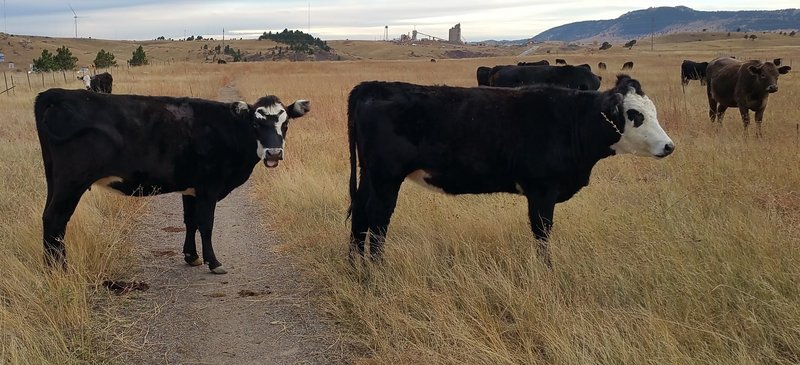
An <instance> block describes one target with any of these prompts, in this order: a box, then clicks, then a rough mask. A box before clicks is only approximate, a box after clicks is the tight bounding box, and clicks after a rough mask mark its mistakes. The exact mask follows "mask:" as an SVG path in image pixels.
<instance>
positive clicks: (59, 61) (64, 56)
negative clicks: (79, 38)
mask: <svg viewBox="0 0 800 365" xmlns="http://www.w3.org/2000/svg"><path fill="white" fill-rule="evenodd" d="M53 59H54V61H55V67H56V68H55V69H56V70H73V69H75V68H76V67H77V66H78V57H75V56H73V55H72V51H70V50H69V48H67V46H61V48H59V49H57V50H56V56H55V57H54V58H53Z"/></svg>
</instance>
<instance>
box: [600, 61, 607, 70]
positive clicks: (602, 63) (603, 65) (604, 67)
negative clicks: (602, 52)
mask: <svg viewBox="0 0 800 365" xmlns="http://www.w3.org/2000/svg"><path fill="white" fill-rule="evenodd" d="M597 68H598V69H600V70H605V69H606V68H608V66H606V63H605V62H598V63H597Z"/></svg>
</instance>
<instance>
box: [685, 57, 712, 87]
mask: <svg viewBox="0 0 800 365" xmlns="http://www.w3.org/2000/svg"><path fill="white" fill-rule="evenodd" d="M707 67H708V62H694V61H689V60H683V63H681V85H683V86H686V85H689V80H699V81H700V85H705V84H706V68H707Z"/></svg>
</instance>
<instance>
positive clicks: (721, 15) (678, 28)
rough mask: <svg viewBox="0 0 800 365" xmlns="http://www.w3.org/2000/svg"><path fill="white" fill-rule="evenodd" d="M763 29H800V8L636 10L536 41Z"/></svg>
mask: <svg viewBox="0 0 800 365" xmlns="http://www.w3.org/2000/svg"><path fill="white" fill-rule="evenodd" d="M703 29H707V30H708V31H711V32H733V31H736V30H737V29H740V30H741V31H742V32H762V31H779V30H798V29H800V9H784V10H743V11H698V10H694V9H691V8H688V7H686V6H675V7H656V8H648V9H644V10H635V11H631V12H628V13H625V14H623V15H622V16H620V17H619V18H616V19H609V20H589V21H582V22H575V23H569V24H564V25H561V26H558V27H555V28H550V29H548V30H546V31H544V32H542V33H539V34H538V35H536V36H534V37H533V38H532V40H534V41H565V42H574V41H588V40H630V39H638V38H642V37H645V36H648V35H650V34H651V33H653V34H657V35H659V34H661V35H663V34H668V33H676V32H692V31H702V30H703Z"/></svg>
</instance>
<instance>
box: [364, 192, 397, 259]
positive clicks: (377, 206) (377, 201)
mask: <svg viewBox="0 0 800 365" xmlns="http://www.w3.org/2000/svg"><path fill="white" fill-rule="evenodd" d="M373 182H374V185H373V186H372V187H373V188H372V189H371V194H372V196H371V197H369V199H367V220H368V222H369V223H368V224H369V232H370V234H371V236H370V239H369V255H370V258H371V259H372V260H373V261H380V260H381V257H382V256H383V244H384V243H385V242H386V234H387V233H388V231H389V221H390V220H391V218H392V213H394V208H395V206H396V205H397V193H398V192H399V191H400V185H401V184H402V183H403V179H402V178H401V179H378V180H373Z"/></svg>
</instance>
